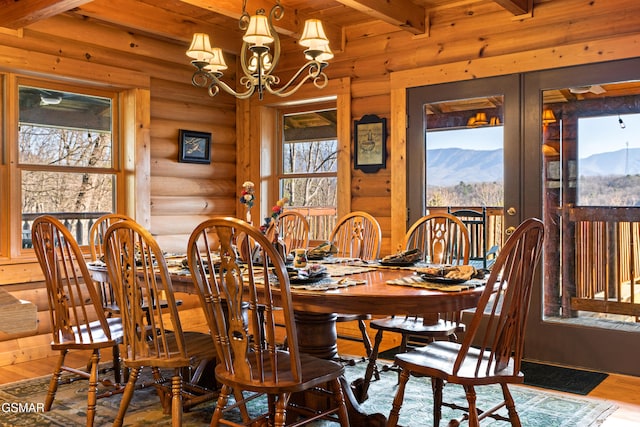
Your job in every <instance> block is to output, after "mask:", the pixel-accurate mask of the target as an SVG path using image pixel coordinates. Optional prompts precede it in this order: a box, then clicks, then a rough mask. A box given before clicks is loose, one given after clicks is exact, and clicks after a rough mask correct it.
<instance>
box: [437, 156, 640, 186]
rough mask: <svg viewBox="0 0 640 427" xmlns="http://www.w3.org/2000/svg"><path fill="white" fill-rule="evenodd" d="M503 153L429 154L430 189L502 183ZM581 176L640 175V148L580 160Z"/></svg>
mask: <svg viewBox="0 0 640 427" xmlns="http://www.w3.org/2000/svg"><path fill="white" fill-rule="evenodd" d="M502 151H503V150H465V149H461V148H444V149H434V150H427V170H428V171H429V185H434V186H443V187H447V186H452V185H456V184H459V183H460V182H464V183H474V182H495V181H500V180H501V179H502V175H503V169H504V165H503V163H504V162H503V153H502ZM579 168H580V170H579V171H578V173H579V175H580V176H601V175H636V174H640V148H629V149H628V150H627V149H622V150H617V151H611V152H608V153H602V154H594V155H592V156H589V157H586V158H584V159H581V160H580V162H579Z"/></svg>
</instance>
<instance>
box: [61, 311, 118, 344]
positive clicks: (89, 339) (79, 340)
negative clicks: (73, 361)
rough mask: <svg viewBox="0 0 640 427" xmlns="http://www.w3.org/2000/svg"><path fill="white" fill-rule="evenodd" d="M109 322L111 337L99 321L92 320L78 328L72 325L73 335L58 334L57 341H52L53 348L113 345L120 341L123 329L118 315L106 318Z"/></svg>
mask: <svg viewBox="0 0 640 427" xmlns="http://www.w3.org/2000/svg"><path fill="white" fill-rule="evenodd" d="M106 320H107V323H108V324H109V329H110V333H111V338H109V337H108V336H107V335H106V334H105V331H104V329H103V328H102V325H101V324H100V322H99V321H97V320H96V321H94V322H91V323H89V324H88V327H87V325H82V326H81V327H80V328H79V330H78V328H76V327H74V328H73V329H74V334H73V336H60V337H59V339H58V342H57V343H56V342H52V343H51V348H52V349H53V350H63V349H65V348H66V349H75V348H78V349H88V348H89V349H90V348H105V347H108V346H113V345H115V344H116V343H118V342H121V341H122V336H123V334H124V331H123V329H122V321H121V319H120V318H118V317H113V318H108V319H106Z"/></svg>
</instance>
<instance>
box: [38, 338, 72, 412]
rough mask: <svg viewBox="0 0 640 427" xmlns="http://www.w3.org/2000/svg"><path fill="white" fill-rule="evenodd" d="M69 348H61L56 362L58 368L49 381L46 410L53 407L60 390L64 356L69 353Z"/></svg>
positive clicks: (45, 402)
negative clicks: (59, 384)
mask: <svg viewBox="0 0 640 427" xmlns="http://www.w3.org/2000/svg"><path fill="white" fill-rule="evenodd" d="M67 352H68V350H61V351H60V357H58V363H57V364H56V368H55V370H54V371H53V374H52V375H51V381H49V390H48V391H47V397H46V399H45V401H44V410H45V411H48V410H50V409H51V405H52V404H53V399H55V397H56V392H57V391H58V383H59V382H60V375H61V374H62V365H63V364H64V358H65V356H66V355H67Z"/></svg>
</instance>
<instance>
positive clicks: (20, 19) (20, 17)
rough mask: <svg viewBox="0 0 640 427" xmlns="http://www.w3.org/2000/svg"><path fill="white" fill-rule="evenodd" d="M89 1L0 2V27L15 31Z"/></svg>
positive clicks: (13, 0)
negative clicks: (0, 11)
mask: <svg viewBox="0 0 640 427" xmlns="http://www.w3.org/2000/svg"><path fill="white" fill-rule="evenodd" d="M90 1H91V0H33V1H15V0H0V9H1V10H2V13H0V27H5V28H11V29H13V30H17V29H19V28H23V27H26V26H27V25H29V24H32V23H34V22H37V21H40V20H42V19H46V18H50V17H52V16H54V15H57V14H59V13H63V12H66V11H68V10H71V9H73V8H74V7H78V6H81V5H83V4H85V3H89V2H90Z"/></svg>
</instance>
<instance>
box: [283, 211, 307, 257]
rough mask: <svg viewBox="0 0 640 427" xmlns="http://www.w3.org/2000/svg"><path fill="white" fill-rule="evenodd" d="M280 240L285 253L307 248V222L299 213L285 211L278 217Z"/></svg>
mask: <svg viewBox="0 0 640 427" xmlns="http://www.w3.org/2000/svg"><path fill="white" fill-rule="evenodd" d="M279 221H280V238H281V239H282V240H283V241H284V244H285V246H286V248H287V252H291V251H293V250H294V249H307V248H308V247H309V222H308V221H307V219H306V218H305V217H304V215H302V214H301V213H300V212H296V211H290V210H287V211H285V212H283V213H282V214H281V215H280V218H279Z"/></svg>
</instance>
